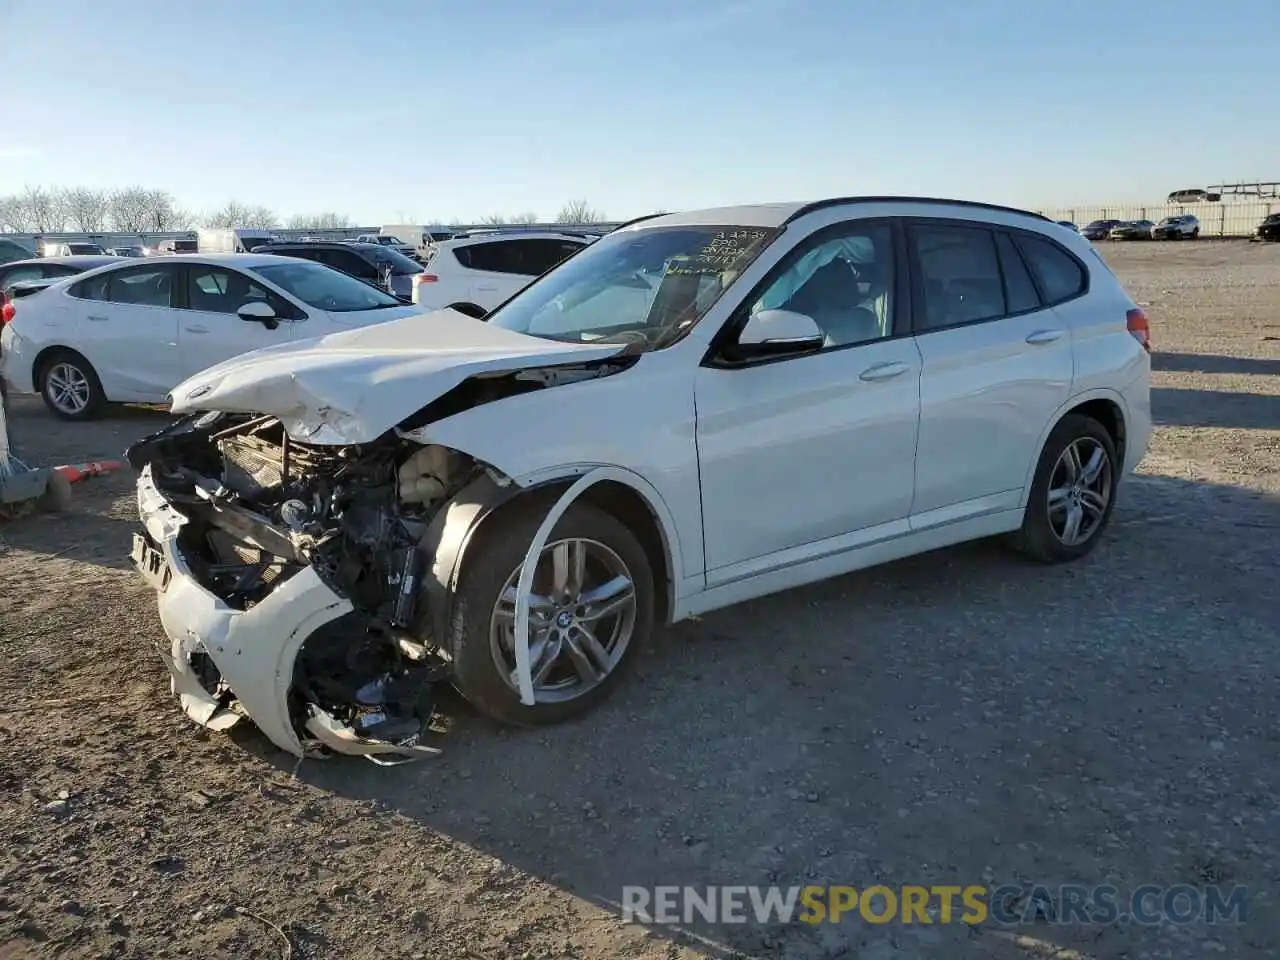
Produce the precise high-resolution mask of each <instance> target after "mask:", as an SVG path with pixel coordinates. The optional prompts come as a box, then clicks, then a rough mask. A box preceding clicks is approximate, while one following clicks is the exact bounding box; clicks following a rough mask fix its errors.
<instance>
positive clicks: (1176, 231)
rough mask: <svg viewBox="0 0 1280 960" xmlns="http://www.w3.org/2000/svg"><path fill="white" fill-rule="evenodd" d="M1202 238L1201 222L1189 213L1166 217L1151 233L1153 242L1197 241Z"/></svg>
mask: <svg viewBox="0 0 1280 960" xmlns="http://www.w3.org/2000/svg"><path fill="white" fill-rule="evenodd" d="M1199 236H1200V221H1199V220H1197V219H1196V218H1195V217H1193V216H1192V215H1191V214H1189V213H1182V214H1178V215H1177V216H1174V217H1165V218H1164V219H1163V220H1161V221H1160V222H1159V223H1157V224H1156V225H1155V228H1154V229H1153V230H1152V231H1151V239H1153V240H1195V239H1197V238H1199Z"/></svg>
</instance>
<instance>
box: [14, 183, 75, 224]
mask: <svg viewBox="0 0 1280 960" xmlns="http://www.w3.org/2000/svg"><path fill="white" fill-rule="evenodd" d="M19 200H20V202H21V203H22V205H23V207H25V209H26V215H27V221H28V224H29V225H30V227H31V229H32V230H34V231H35V232H36V233H51V232H56V231H58V230H61V229H62V228H63V227H64V226H66V224H67V218H66V214H65V212H64V209H63V206H62V198H61V197H60V196H59V195H58V194H56V193H53V192H52V191H49V190H46V189H45V188H44V187H33V186H27V187H25V188H24V189H23V191H22V196H21V197H20V198H19Z"/></svg>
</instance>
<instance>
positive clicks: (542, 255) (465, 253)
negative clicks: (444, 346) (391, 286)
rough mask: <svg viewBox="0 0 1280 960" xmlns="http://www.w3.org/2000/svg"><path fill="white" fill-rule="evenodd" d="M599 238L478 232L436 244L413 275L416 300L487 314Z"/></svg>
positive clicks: (431, 307) (425, 304)
mask: <svg viewBox="0 0 1280 960" xmlns="http://www.w3.org/2000/svg"><path fill="white" fill-rule="evenodd" d="M594 239H596V238H595V237H586V236H576V235H573V234H567V233H540V232H535V231H531V230H525V231H521V232H519V233H505V234H504V233H498V232H494V233H480V234H476V235H474V236H470V237H465V238H462V239H458V240H445V241H443V242H441V243H437V244H436V245H435V248H434V250H433V252H432V254H431V256H430V257H429V258H428V259H427V262H426V265H425V266H424V267H423V270H424V271H425V272H424V273H421V274H419V275H418V276H416V277H414V278H413V302H414V303H416V304H418V305H419V306H422V307H426V308H427V309H429V310H440V309H442V308H444V307H453V308H454V309H456V310H459V311H461V312H462V313H465V314H467V315H468V316H473V317H483V316H484V315H485V314H487V313H488V312H489V311H490V310H492V309H493V308H494V307H496V306H497V305H498V304H500V303H502V302H503V301H504V300H506V299H507V298H508V297H511V296H514V295H515V294H517V293H519V292H520V290H522V289H523V288H524V287H526V286H528V285H529V284H530V283H532V282H533V281H534V279H535V278H537V277H539V276H541V275H542V274H544V273H546V272H547V271H548V270H550V269H551V268H552V267H554V266H555V265H556V264H557V263H559V262H560V261H561V260H564V259H565V258H566V257H571V256H573V254H575V253H577V252H578V251H579V250H581V249H582V248H583V247H585V246H587V245H588V244H589V243H591V242H592V241H593V240H594Z"/></svg>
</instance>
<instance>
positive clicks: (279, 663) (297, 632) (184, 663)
mask: <svg viewBox="0 0 1280 960" xmlns="http://www.w3.org/2000/svg"><path fill="white" fill-rule="evenodd" d="M138 514H139V517H140V518H141V520H142V523H143V526H144V527H145V528H146V533H145V535H143V534H138V535H135V537H134V545H133V558H132V559H133V562H134V565H135V567H137V569H138V571H139V572H140V573H141V574H142V575H143V576H144V577H145V578H146V579H147V580H148V582H150V583H151V584H152V586H154V587H155V588H156V591H157V595H158V601H159V611H160V622H161V623H162V624H163V626H164V631H165V634H166V635H167V636H168V639H169V649H168V650H163V649H162V650H160V656H161V658H162V659H163V660H164V663H165V666H167V667H168V668H169V673H170V676H171V678H172V689H173V692H174V693H175V694H177V695H178V698H179V699H180V701H181V702H182V708H183V710H184V711H186V713H187V715H188V716H190V717H191V718H192V719H193V720H195V721H196V722H197V723H199V724H201V725H202V726H205V727H209V728H210V729H216V730H222V729H226V728H228V727H230V726H231V725H232V724H234V723H235V722H236V720H238V719H239V717H240V716H247V717H248V718H249V719H251V720H252V721H253V722H254V723H255V724H256V725H257V727H258V729H260V730H261V731H262V732H263V734H264V735H265V736H266V737H267V739H269V740H270V741H271V742H272V743H274V744H275V745H276V746H278V747H280V748H281V749H282V750H286V751H288V752H289V753H292V754H294V755H295V756H299V757H302V756H307V755H308V749H307V748H306V747H304V745H303V743H302V741H301V740H300V739H299V737H298V734H297V732H296V730H295V723H294V721H293V719H292V717H291V716H290V710H289V691H290V688H291V686H292V683H293V669H294V662H295V661H296V660H297V657H298V652H299V650H300V649H301V648H302V645H303V643H304V642H305V641H306V639H307V637H308V636H310V635H311V634H312V633H313V632H314V631H315V630H317V629H318V628H319V627H321V626H323V625H324V624H326V623H328V622H329V621H331V620H335V619H337V618H338V617H340V616H342V615H344V614H346V613H348V612H350V611H351V609H352V605H351V603H350V602H349V601H348V600H346V599H344V598H342V597H340V596H339V595H338V594H337V593H335V592H334V591H333V590H332V589H330V588H329V587H328V586H327V585H326V584H325V583H324V582H323V581H322V580H321V579H320V577H319V576H318V575H317V574H316V572H315V570H314V569H312V568H311V567H306V568H305V569H303V570H300V571H299V572H298V573H296V574H294V575H293V576H292V577H290V578H289V579H288V580H286V581H285V582H284V583H282V584H281V585H280V586H279V587H277V588H276V589H275V590H273V591H272V592H271V593H270V594H268V595H267V596H266V597H265V598H264V599H263V600H262V601H261V602H260V603H258V604H256V605H254V606H253V607H251V608H249V609H248V610H236V609H234V608H232V607H230V606H228V605H227V604H226V603H224V602H223V601H222V600H221V599H219V598H218V597H217V596H215V595H214V594H213V593H211V592H209V591H208V590H206V589H205V588H204V587H203V586H202V585H201V584H200V583H199V582H198V581H197V579H196V578H195V576H194V575H193V574H192V571H191V568H190V566H189V565H188V563H187V561H186V560H185V558H184V557H183V553H182V547H181V544H180V543H179V542H178V535H179V533H180V531H181V529H182V527H183V525H185V524H186V522H187V520H186V518H185V517H184V516H183V515H182V514H181V513H180V512H179V511H178V510H177V509H176V508H175V507H174V506H173V505H172V504H171V503H169V501H168V500H167V499H166V498H165V496H164V494H163V493H162V492H161V491H160V490H159V489H158V488H157V487H156V484H155V481H154V480H153V479H152V475H151V468H150V467H149V466H147V467H144V468H143V470H142V472H141V476H140V477H139V479H138ZM201 657H207V658H208V659H209V661H211V662H212V664H213V666H214V667H216V668H217V673H218V674H220V675H221V676H220V683H221V684H222V685H225V687H226V688H229V689H230V691H231V694H232V695H233V697H234V701H233V703H234V710H233V709H229V708H228V707H227V706H224V703H225V702H226V697H225V696H224V694H223V692H222V688H221V686H219V687H216V688H215V689H214V690H212V691H211V690H210V689H208V687H209V686H210V680H209V677H208V671H203V673H204V679H203V680H202V672H201V671H200V669H199V667H198V666H197V664H198V663H199V662H200V658H201ZM306 709H308V711H309V714H308V716H307V718H306V723H305V726H306V730H307V732H308V733H309V734H310V735H311V736H312V737H313V738H314V740H315V741H316V742H317V743H319V744H323V745H324V746H327V747H328V748H330V749H332V750H334V751H335V752H338V753H346V754H361V755H372V754H388V753H389V754H398V755H401V756H414V755H420V754H425V753H436V752H438V751H436V750H434V749H431V748H428V747H418V746H401V745H397V744H391V743H387V742H384V741H379V740H368V739H365V738H362V737H359V736H357V735H356V734H355V733H354V732H353V731H351V730H350V729H349V728H347V727H345V726H344V725H343V724H341V723H339V722H338V721H337V720H335V719H334V718H333V717H331V716H329V715H328V714H326V713H325V712H324V711H323V710H321V709H320V708H319V707H317V706H316V705H314V704H308V705H307V707H306Z"/></svg>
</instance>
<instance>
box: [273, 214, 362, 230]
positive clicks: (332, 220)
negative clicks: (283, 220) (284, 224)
mask: <svg viewBox="0 0 1280 960" xmlns="http://www.w3.org/2000/svg"><path fill="white" fill-rule="evenodd" d="M352 226H355V224H354V223H353V222H352V220H351V218H350V217H348V216H347V215H346V214H345V213H332V212H327V213H303V214H298V215H297V216H293V217H290V218H289V229H290V230H342V229H345V228H347V227H352Z"/></svg>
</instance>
